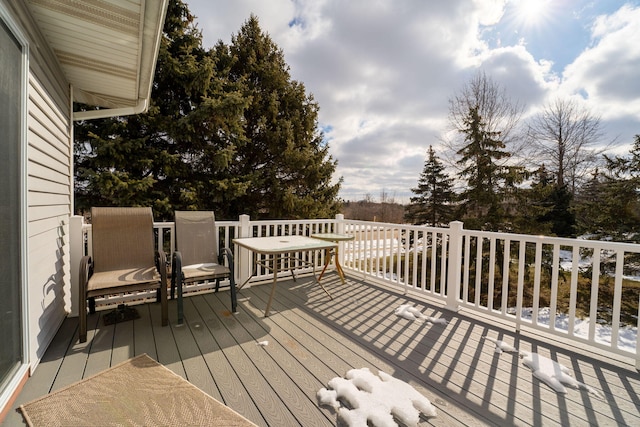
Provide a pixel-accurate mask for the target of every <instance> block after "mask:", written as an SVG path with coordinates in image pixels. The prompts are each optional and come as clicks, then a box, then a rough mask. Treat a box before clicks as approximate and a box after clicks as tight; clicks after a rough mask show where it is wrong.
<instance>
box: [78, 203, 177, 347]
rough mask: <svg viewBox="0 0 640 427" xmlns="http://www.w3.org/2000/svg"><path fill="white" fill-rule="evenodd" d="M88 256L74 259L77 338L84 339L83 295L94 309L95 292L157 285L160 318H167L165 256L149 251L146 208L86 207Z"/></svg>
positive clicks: (150, 226)
mask: <svg viewBox="0 0 640 427" xmlns="http://www.w3.org/2000/svg"><path fill="white" fill-rule="evenodd" d="M91 235H92V249H93V256H85V257H83V258H82V260H81V261H80V291H79V299H80V304H79V309H80V310H79V311H80V319H79V323H80V332H79V338H80V342H86V341H87V300H88V302H89V312H90V313H95V309H96V305H95V297H98V296H105V295H114V294H119V293H125V292H134V291H141V290H148V289H156V290H157V298H158V300H159V301H160V303H161V306H162V307H161V316H162V319H161V322H162V326H166V325H167V324H168V323H169V322H168V319H169V316H168V303H167V259H166V255H165V253H164V252H163V251H162V249H161V248H160V250H158V251H156V250H155V244H154V234H153V214H152V212H151V208H149V207H140V208H137V207H135V208H130V207H126V208H121V207H115V208H91Z"/></svg>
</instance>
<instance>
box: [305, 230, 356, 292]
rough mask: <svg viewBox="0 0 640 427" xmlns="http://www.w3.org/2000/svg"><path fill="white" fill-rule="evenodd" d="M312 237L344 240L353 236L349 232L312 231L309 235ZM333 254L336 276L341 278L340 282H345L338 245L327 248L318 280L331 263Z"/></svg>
mask: <svg viewBox="0 0 640 427" xmlns="http://www.w3.org/2000/svg"><path fill="white" fill-rule="evenodd" d="M311 237H313V238H314V239H320V240H326V241H328V242H336V243H339V242H346V241H349V240H353V239H354V236H353V235H351V234H340V233H314V234H312V235H311ZM333 255H335V257H336V270H337V271H338V276H340V279H341V280H342V284H343V285H344V284H345V281H344V271H343V270H342V266H341V265H340V257H339V256H338V246H336V247H335V249H333V250H331V249H327V256H326V257H325V262H324V268H323V269H322V271H321V272H320V276H318V281H320V280H322V275H323V274H324V272H325V270H326V269H327V267H328V266H329V264H330V263H331V256H333Z"/></svg>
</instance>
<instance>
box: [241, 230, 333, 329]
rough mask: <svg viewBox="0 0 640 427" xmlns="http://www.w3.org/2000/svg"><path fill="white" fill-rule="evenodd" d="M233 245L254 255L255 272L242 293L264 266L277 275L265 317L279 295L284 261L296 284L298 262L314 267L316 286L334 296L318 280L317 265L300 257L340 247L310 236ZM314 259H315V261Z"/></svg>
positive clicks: (245, 240)
mask: <svg viewBox="0 0 640 427" xmlns="http://www.w3.org/2000/svg"><path fill="white" fill-rule="evenodd" d="M233 243H235V244H236V245H238V246H240V247H243V248H245V249H248V250H250V251H251V252H252V254H253V272H252V273H251V276H249V278H248V279H247V280H245V281H244V283H242V285H240V287H239V288H238V289H239V290H240V289H242V288H243V287H244V285H246V284H247V283H248V282H249V280H251V278H252V277H253V276H255V274H256V271H257V268H258V266H262V267H264V268H265V269H267V270H270V271H272V272H273V284H272V286H271V293H270V294H269V300H268V302H267V307H266V308H265V310H264V316H265V317H267V316H269V311H270V309H271V302H272V301H273V295H274V294H275V291H276V284H277V282H278V271H279V268H280V263H281V262H282V261H283V260H284V261H288V262H289V265H288V266H289V270H290V271H291V274H292V276H293V280H294V281H295V280H296V276H295V274H294V272H293V266H292V264H293V263H294V262H298V263H302V264H306V265H310V266H312V267H313V277H314V278H315V280H316V282H318V284H319V285H320V287H321V288H322V290H324V291H325V293H326V294H327V295H328V296H329V298H331V299H333V297H331V294H330V293H329V291H327V289H325V287H324V286H322V283H320V281H319V279H318V278H317V277H316V269H315V263H313V262H310V261H307V260H306V259H303V258H302V257H301V256H300V255H298V254H300V253H304V252H313V251H317V250H327V249H335V248H337V246H338V244H337V243H334V242H330V241H325V240H320V239H314V238H311V237H306V236H269V237H241V238H237V239H233ZM259 254H262V255H266V258H264V259H261V258H260V257H258V256H257V255H259ZM311 259H313V258H311Z"/></svg>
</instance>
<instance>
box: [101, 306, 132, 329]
mask: <svg viewBox="0 0 640 427" xmlns="http://www.w3.org/2000/svg"><path fill="white" fill-rule="evenodd" d="M139 318H140V314H139V313H138V310H136V309H135V308H133V307H128V306H126V305H124V304H120V305H119V306H118V308H116V309H114V310H111V311H110V312H108V313H107V314H104V315H103V316H102V319H103V320H104V325H105V326H107V325H113V324H114V323H120V322H126V321H129V320H134V319H139Z"/></svg>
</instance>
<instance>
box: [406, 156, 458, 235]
mask: <svg viewBox="0 0 640 427" xmlns="http://www.w3.org/2000/svg"><path fill="white" fill-rule="evenodd" d="M411 192H412V193H413V194H415V197H411V199H410V200H411V203H410V205H409V206H408V207H407V214H406V216H405V219H407V220H408V221H411V222H412V223H413V224H428V225H431V226H432V227H435V226H437V225H442V224H445V223H447V222H449V221H451V220H452V219H453V204H452V203H453V201H454V200H455V192H454V191H453V179H452V178H450V177H449V176H448V175H447V174H446V173H445V167H444V165H443V164H442V162H441V161H440V159H439V158H438V156H437V155H436V153H435V151H434V150H433V147H432V146H431V145H430V146H429V150H428V151H427V159H426V161H425V163H424V169H423V170H422V173H421V174H420V179H419V180H418V186H417V187H416V188H412V189H411Z"/></svg>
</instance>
